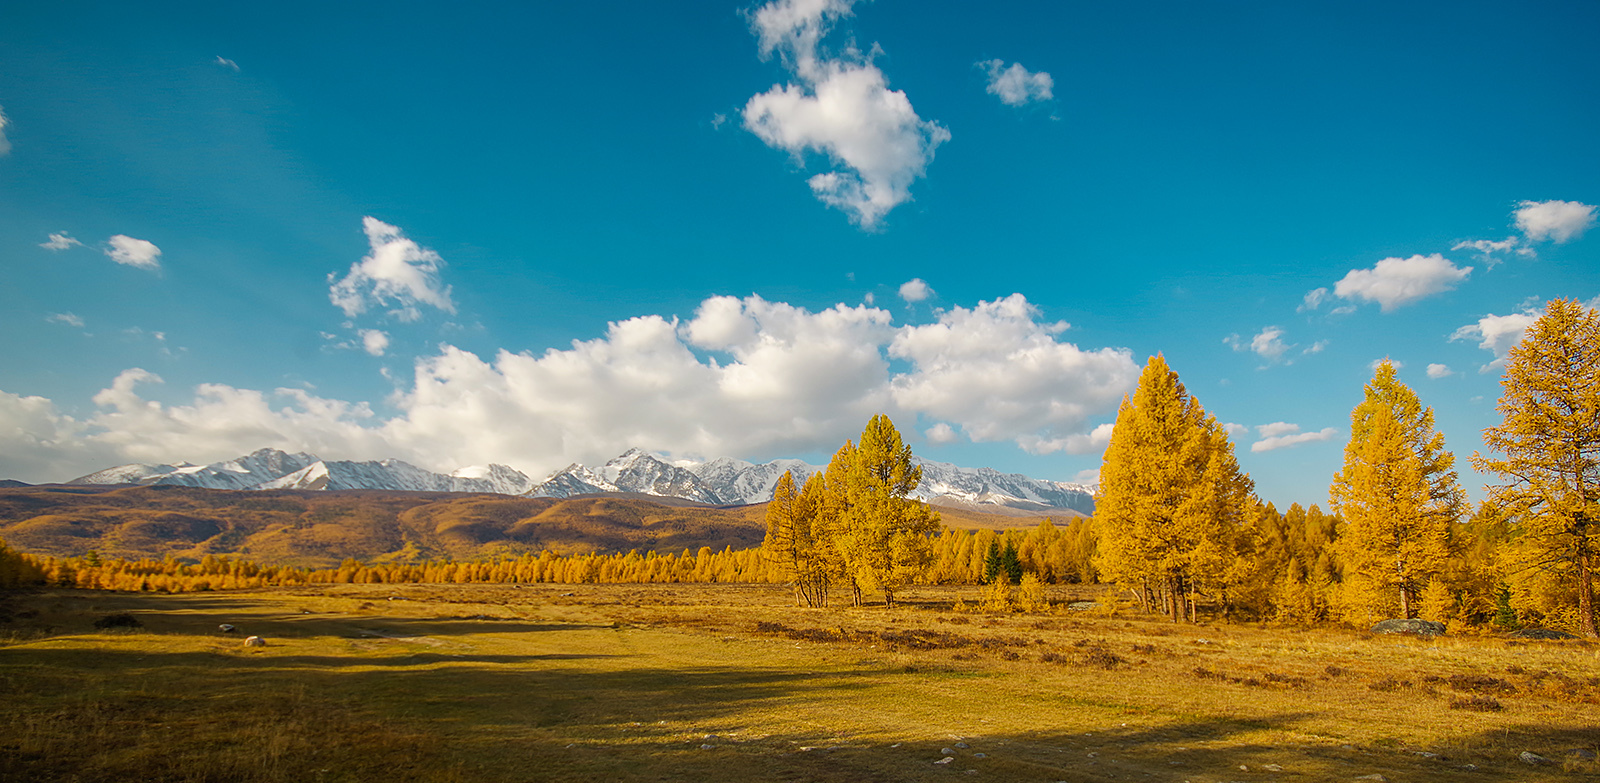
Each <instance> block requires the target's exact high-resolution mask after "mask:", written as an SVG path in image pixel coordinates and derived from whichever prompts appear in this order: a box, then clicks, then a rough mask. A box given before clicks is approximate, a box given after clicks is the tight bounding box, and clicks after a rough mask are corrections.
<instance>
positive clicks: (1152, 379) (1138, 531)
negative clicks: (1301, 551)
mask: <svg viewBox="0 0 1600 783" xmlns="http://www.w3.org/2000/svg"><path fill="white" fill-rule="evenodd" d="M1253 489H1254V486H1253V485H1252V483H1251V482H1250V479H1249V476H1247V475H1245V474H1244V473H1242V472H1241V471H1240V470H1239V467H1238V463H1237V462H1236V461H1235V460H1234V457H1233V446H1232V443H1231V442H1229V440H1228V437H1227V434H1226V433H1225V432H1223V430H1222V428H1221V427H1220V426H1219V425H1218V424H1217V422H1216V420H1215V419H1214V418H1212V417H1211V416H1208V415H1207V414H1206V413H1205V410H1204V409H1202V408H1201V407H1200V404H1199V403H1198V402H1197V401H1195V399H1194V398H1193V397H1191V396H1190V395H1189V393H1188V391H1187V390H1186V389H1184V387H1183V384H1182V383H1181V382H1180V381H1179V380H1178V374H1177V373H1175V372H1173V371H1172V369H1171V368H1170V367H1168V366H1167V363H1166V359H1165V358H1164V357H1162V356H1160V355H1156V356H1152V357H1150V361H1149V362H1148V363H1147V364H1146V365H1145V368H1144V372H1143V373H1142V374H1141V375H1140V377H1139V386H1138V388H1137V389H1135V390H1134V393H1133V395H1132V396H1131V397H1128V398H1125V399H1123V401H1122V407H1121V408H1120V409H1119V410H1118V412H1117V421H1116V424H1115V425H1114V427H1113V429H1112V433H1111V442H1110V444H1109V445H1108V446H1107V447H1106V453H1105V460H1104V462H1103V463H1102V465H1101V468H1100V494H1099V497H1097V498H1096V502H1095V521H1096V526H1097V527H1098V528H1099V533H1100V541H1099V550H1098V552H1097V554H1096V556H1095V559H1094V566H1095V568H1097V569H1098V570H1099V572H1100V575H1101V577H1102V578H1104V579H1107V580H1109V581H1114V582H1117V583H1120V584H1122V585H1123V586H1125V587H1129V588H1132V589H1134V590H1136V591H1137V593H1138V595H1139V597H1140V601H1141V602H1142V603H1144V604H1145V606H1146V608H1149V607H1150V606H1151V605H1152V604H1154V603H1159V604H1160V607H1161V609H1162V611H1163V612H1164V613H1166V614H1167V615H1168V616H1170V617H1172V619H1174V620H1177V619H1181V618H1188V619H1191V620H1193V619H1194V618H1195V614H1196V604H1195V600H1196V598H1197V596H1198V594H1199V593H1200V592H1202V591H1204V590H1208V589H1209V590H1212V591H1213V592H1214V594H1216V595H1218V596H1219V597H1221V595H1222V593H1223V591H1224V590H1225V587H1226V584H1227V583H1228V581H1229V570H1230V568H1233V567H1234V566H1235V565H1236V564H1237V560H1238V545H1239V543H1240V537H1239V536H1240V532H1241V525H1243V524H1248V519H1249V517H1248V515H1249V511H1250V509H1251V508H1252V504H1254V503H1255V500H1254V497H1253V495H1252V494H1251V493H1252V491H1253Z"/></svg>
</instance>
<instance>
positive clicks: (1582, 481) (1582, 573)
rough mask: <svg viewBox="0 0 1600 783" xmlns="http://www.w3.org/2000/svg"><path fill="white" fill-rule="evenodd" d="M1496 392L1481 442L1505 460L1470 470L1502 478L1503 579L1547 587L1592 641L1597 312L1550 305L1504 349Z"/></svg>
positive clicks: (1598, 462)
mask: <svg viewBox="0 0 1600 783" xmlns="http://www.w3.org/2000/svg"><path fill="white" fill-rule="evenodd" d="M1501 387H1502V389H1503V392H1502V394H1501V396H1500V405H1499V411H1500V414H1501V416H1502V417H1503V419H1502V422H1501V424H1500V426H1498V427H1491V428H1489V429H1488V430H1485V431H1484V434H1483V438H1484V443H1485V444H1486V445H1488V447H1489V449H1490V450H1492V451H1495V452H1499V453H1500V454H1503V455H1505V458H1504V459H1489V458H1486V457H1483V456H1481V455H1478V454H1474V455H1473V460H1472V461H1473V464H1474V465H1475V466H1476V467H1477V468H1478V469H1479V470H1487V471H1493V472H1495V473H1498V474H1500V475H1501V477H1503V478H1505V479H1507V483H1506V484H1503V485H1501V486H1497V487H1493V488H1492V489H1491V492H1490V499H1491V500H1492V501H1494V502H1495V503H1496V504H1497V505H1499V506H1500V507H1501V508H1502V509H1504V510H1505V511H1506V512H1508V513H1509V514H1511V515H1512V518H1513V520H1514V525H1515V530H1516V533H1517V534H1518V536H1517V539H1516V541H1515V542H1514V544H1513V553H1514V559H1515V560H1516V563H1515V564H1514V568H1513V569H1512V570H1513V571H1514V572H1518V573H1524V574H1526V573H1528V572H1535V571H1536V572H1539V573H1542V574H1545V575H1548V576H1549V577H1550V578H1553V579H1554V580H1555V581H1556V582H1557V583H1558V584H1559V585H1560V586H1561V587H1562V588H1563V589H1564V590H1565V591H1566V592H1567V594H1568V595H1570V596H1571V599H1570V600H1572V601H1573V602H1574V603H1575V604H1576V606H1575V607H1572V605H1571V604H1569V605H1568V608H1569V609H1572V608H1575V609H1576V612H1575V614H1574V615H1573V616H1572V623H1571V624H1572V625H1573V626H1575V630H1576V631H1577V632H1579V633H1581V634H1583V635H1585V636H1590V637H1593V636H1596V635H1600V629H1597V627H1596V622H1595V591H1594V571H1595V568H1596V566H1597V565H1600V313H1596V312H1595V310H1593V309H1592V308H1589V307H1587V306H1585V305H1583V304H1580V303H1578V302H1574V301H1568V300H1564V299H1555V300H1551V302H1550V303H1549V304H1548V305H1546V307H1545V312H1544V315H1543V316H1541V317H1540V318H1539V320H1538V321H1536V322H1535V323H1534V324H1533V326H1531V327H1529V329H1528V331H1527V334H1526V335H1525V336H1524V337H1523V339H1522V342H1521V343H1519V344H1518V345H1517V346H1516V347H1514V348H1512V349H1511V353H1510V356H1509V361H1508V362H1507V364H1506V372H1505V377H1504V378H1503V379H1502V380H1501ZM1556 614H1559V613H1558V612H1557V613H1556Z"/></svg>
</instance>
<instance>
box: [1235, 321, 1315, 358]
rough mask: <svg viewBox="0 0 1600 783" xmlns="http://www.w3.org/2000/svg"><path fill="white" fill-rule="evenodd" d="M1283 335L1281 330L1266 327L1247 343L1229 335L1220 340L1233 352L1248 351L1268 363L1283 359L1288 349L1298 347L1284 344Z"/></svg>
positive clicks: (1274, 327)
mask: <svg viewBox="0 0 1600 783" xmlns="http://www.w3.org/2000/svg"><path fill="white" fill-rule="evenodd" d="M1283 335H1284V331H1283V329H1281V328H1279V327H1276V326H1268V327H1266V328H1264V329H1262V330H1261V331H1260V332H1259V333H1257V334H1256V336H1254V337H1252V338H1250V341H1249V342H1245V341H1244V340H1243V339H1242V338H1240V337H1239V335H1237V334H1230V335H1228V336H1227V337H1224V338H1222V342H1223V343H1224V344H1226V345H1227V346H1228V347H1230V348H1232V349H1233V350H1235V351H1240V352H1243V351H1249V352H1251V353H1254V354H1256V355H1257V356H1260V357H1261V358H1263V359H1266V360H1267V361H1269V362H1277V361H1279V360H1280V359H1282V358H1283V355H1284V353H1286V352H1288V350H1289V349H1290V348H1293V347H1295V345H1298V343H1295V344H1293V345H1291V344H1289V343H1285V342H1284V341H1283Z"/></svg>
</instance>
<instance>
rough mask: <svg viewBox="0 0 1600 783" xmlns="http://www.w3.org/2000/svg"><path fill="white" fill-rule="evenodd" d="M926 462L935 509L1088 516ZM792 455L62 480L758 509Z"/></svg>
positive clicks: (342, 466)
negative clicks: (762, 459)
mask: <svg viewBox="0 0 1600 783" xmlns="http://www.w3.org/2000/svg"><path fill="white" fill-rule="evenodd" d="M913 460H914V461H915V462H916V463H917V464H919V465H921V466H922V483H921V484H920V485H919V486H918V487H917V490H916V492H915V493H914V495H915V497H917V498H919V499H921V500H924V501H927V502H929V503H933V504H935V505H946V506H964V507H970V508H974V509H984V510H988V511H990V512H996V511H1001V510H1002V509H1010V510H1016V511H1021V512H1040V511H1050V510H1057V509H1059V510H1071V511H1075V512H1078V513H1081V514H1090V513H1093V511H1094V489H1093V487H1090V486H1087V485H1083V484H1073V483H1068V482H1061V481H1048V480H1043V479H1034V478H1029V477H1027V476H1024V475H1021V474H1017V473H1001V472H999V471H996V470H994V469H992V468H963V467H958V466H955V465H950V464H947V463H943V462H931V461H928V460H923V459H920V458H916V457H913ZM821 470H822V468H821V467H820V466H816V465H810V464H807V463H805V462H803V461H801V460H797V459H779V460H774V461H772V462H766V463H759V464H758V463H752V462H746V461H744V460H739V459H732V458H728V457H722V458H718V459H713V460H707V461H667V460H664V459H662V458H660V457H658V456H656V455H653V454H650V453H648V452H645V451H643V450H641V449H629V450H628V451H626V452H624V453H623V454H621V455H620V456H618V457H616V458H615V459H612V460H610V461H608V462H606V463H605V464H603V465H600V466H597V467H589V466H586V465H582V464H578V463H574V464H572V465H568V466H567V467H565V468H562V469H561V470H558V471H556V472H554V473H552V474H550V475H549V476H548V477H546V478H545V479H544V480H543V481H535V480H534V479H532V478H531V477H529V476H528V475H527V474H525V473H522V472H521V471H519V470H516V469H514V468H510V467H507V466H505V465H493V464H491V465H487V466H473V467H466V468H461V469H459V470H456V471H454V472H452V473H449V474H444V473H435V472H432V471H429V470H425V469H423V468H419V467H417V466H415V465H412V464H410V463H407V462H403V461H401V460H396V459H385V460H376V461H367V462H356V461H348V460H324V459H321V458H319V457H317V456H315V455H312V454H306V453H299V452H297V453H288V452H283V451H279V450H277V449H260V450H258V451H256V452H254V453H251V454H248V455H245V456H243V457H238V458H236V459H231V460H227V461H225V462H215V463H211V464H209V465H195V464H193V463H189V462H179V463H173V464H164V465H151V464H130V465H119V466H117V467H114V468H107V469H105V470H101V471H97V472H94V473H90V474H89V475H87V476H80V477H78V478H75V479H73V480H71V481H69V482H67V483H68V484H135V485H143V486H185V487H203V488H208V489H234V490H272V489H301V490H356V489H365V490H374V489H375V490H405V491H421V492H483V493H494V494H500V495H517V496H523V497H548V498H570V497H575V496H580V495H594V494H608V493H633V494H643V495H651V496H656V497H663V498H680V499H683V500H688V501H692V502H696V503H704V504H706V505H712V506H735V505H748V504H753V503H764V502H766V501H768V500H770V499H772V490H773V487H774V486H776V485H777V482H778V478H779V477H780V476H782V475H783V473H784V472H785V471H788V472H790V473H791V474H792V475H793V477H794V480H795V483H796V484H797V485H798V484H802V483H804V481H805V480H806V479H807V478H809V477H810V476H811V474H813V473H816V472H819V471H821Z"/></svg>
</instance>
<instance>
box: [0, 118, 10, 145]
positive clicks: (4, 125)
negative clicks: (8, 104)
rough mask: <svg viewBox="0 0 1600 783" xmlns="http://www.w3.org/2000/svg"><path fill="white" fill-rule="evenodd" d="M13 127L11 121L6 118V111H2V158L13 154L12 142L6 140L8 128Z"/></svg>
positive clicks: (0, 132)
mask: <svg viewBox="0 0 1600 783" xmlns="http://www.w3.org/2000/svg"><path fill="white" fill-rule="evenodd" d="M10 125H11V120H10V119H8V118H7V117H6V113H5V110H4V109H0V157H3V156H6V155H10V154H11V140H10V139H8V138H6V128H7V127H9V126H10Z"/></svg>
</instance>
